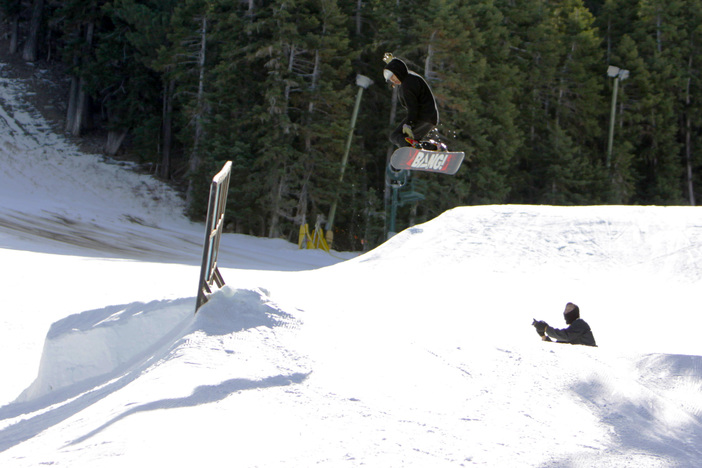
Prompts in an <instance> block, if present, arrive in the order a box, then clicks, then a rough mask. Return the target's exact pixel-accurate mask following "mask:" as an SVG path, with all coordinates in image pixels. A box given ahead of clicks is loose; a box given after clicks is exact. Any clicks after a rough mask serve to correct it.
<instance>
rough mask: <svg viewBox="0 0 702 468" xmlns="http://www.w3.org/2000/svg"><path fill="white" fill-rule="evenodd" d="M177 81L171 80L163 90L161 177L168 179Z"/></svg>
mask: <svg viewBox="0 0 702 468" xmlns="http://www.w3.org/2000/svg"><path fill="white" fill-rule="evenodd" d="M174 90H175V81H174V80H170V81H169V82H168V86H164V90H163V152H162V155H161V171H160V175H161V177H163V178H164V179H168V177H169V176H170V174H171V146H172V144H173V91H174Z"/></svg>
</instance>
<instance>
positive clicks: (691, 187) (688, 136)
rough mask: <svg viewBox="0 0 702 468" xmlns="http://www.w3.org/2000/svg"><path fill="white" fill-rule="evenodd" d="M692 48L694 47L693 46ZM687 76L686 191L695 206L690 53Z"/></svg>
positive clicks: (691, 204)
mask: <svg viewBox="0 0 702 468" xmlns="http://www.w3.org/2000/svg"><path fill="white" fill-rule="evenodd" d="M693 50H694V48H693ZM687 69H688V76H687V86H686V89H685V108H686V114H687V115H686V116H685V163H686V165H687V191H688V195H689V197H690V206H695V187H694V183H693V178H692V136H691V134H692V119H691V118H690V114H691V111H690V101H691V99H690V82H691V81H692V54H690V58H689V60H688V63H687Z"/></svg>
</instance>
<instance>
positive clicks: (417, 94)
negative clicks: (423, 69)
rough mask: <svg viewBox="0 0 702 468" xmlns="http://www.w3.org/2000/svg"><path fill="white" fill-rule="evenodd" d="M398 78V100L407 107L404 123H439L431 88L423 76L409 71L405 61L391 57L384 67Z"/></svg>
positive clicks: (412, 124) (411, 124)
mask: <svg viewBox="0 0 702 468" xmlns="http://www.w3.org/2000/svg"><path fill="white" fill-rule="evenodd" d="M385 68H386V69H388V70H390V71H391V72H393V74H394V75H395V76H396V77H397V79H398V80H400V83H402V84H401V85H400V101H401V102H402V105H403V106H404V107H405V108H406V109H407V118H406V119H405V121H406V123H408V124H409V125H410V126H412V127H414V126H415V125H416V124H417V123H419V122H429V123H431V124H433V125H438V124H439V112H438V110H437V109H436V101H435V100H434V94H433V93H432V92H431V88H429V85H428V84H427V82H426V81H424V78H422V77H421V76H419V75H418V74H416V73H415V72H412V71H409V69H408V68H407V65H405V62H403V61H402V60H400V59H397V58H395V59H392V60H391V61H390V63H388V64H387V66H386V67H385Z"/></svg>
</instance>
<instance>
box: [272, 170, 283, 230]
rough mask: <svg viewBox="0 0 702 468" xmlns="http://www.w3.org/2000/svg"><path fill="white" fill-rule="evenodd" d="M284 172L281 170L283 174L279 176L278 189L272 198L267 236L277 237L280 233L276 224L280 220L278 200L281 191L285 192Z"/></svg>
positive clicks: (281, 195) (279, 199) (281, 194)
mask: <svg viewBox="0 0 702 468" xmlns="http://www.w3.org/2000/svg"><path fill="white" fill-rule="evenodd" d="M285 172H286V171H283V174H282V175H281V176H280V180H279V181H278V190H277V191H276V194H275V195H274V199H273V207H272V210H271V222H270V225H269V226H268V237H270V238H275V237H278V236H279V234H280V232H279V231H278V225H279V222H280V201H281V200H282V198H283V193H285V178H286V176H285Z"/></svg>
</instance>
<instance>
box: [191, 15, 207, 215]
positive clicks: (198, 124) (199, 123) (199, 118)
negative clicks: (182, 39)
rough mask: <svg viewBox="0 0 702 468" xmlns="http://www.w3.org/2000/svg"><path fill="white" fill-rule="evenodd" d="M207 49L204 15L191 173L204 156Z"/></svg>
mask: <svg viewBox="0 0 702 468" xmlns="http://www.w3.org/2000/svg"><path fill="white" fill-rule="evenodd" d="M206 51H207V17H206V16H203V17H202V27H201V28H200V52H199V54H198V73H199V77H198V85H197V108H196V111H195V118H194V120H195V138H194V140H193V150H192V152H191V153H190V173H191V174H193V173H195V171H197V169H198V167H200V162H201V161H202V157H201V156H200V141H201V140H202V136H203V119H204V113H205V53H206ZM192 191H193V182H192V178H191V179H190V182H189V183H188V193H187V196H186V199H187V201H188V204H190V201H192Z"/></svg>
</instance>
